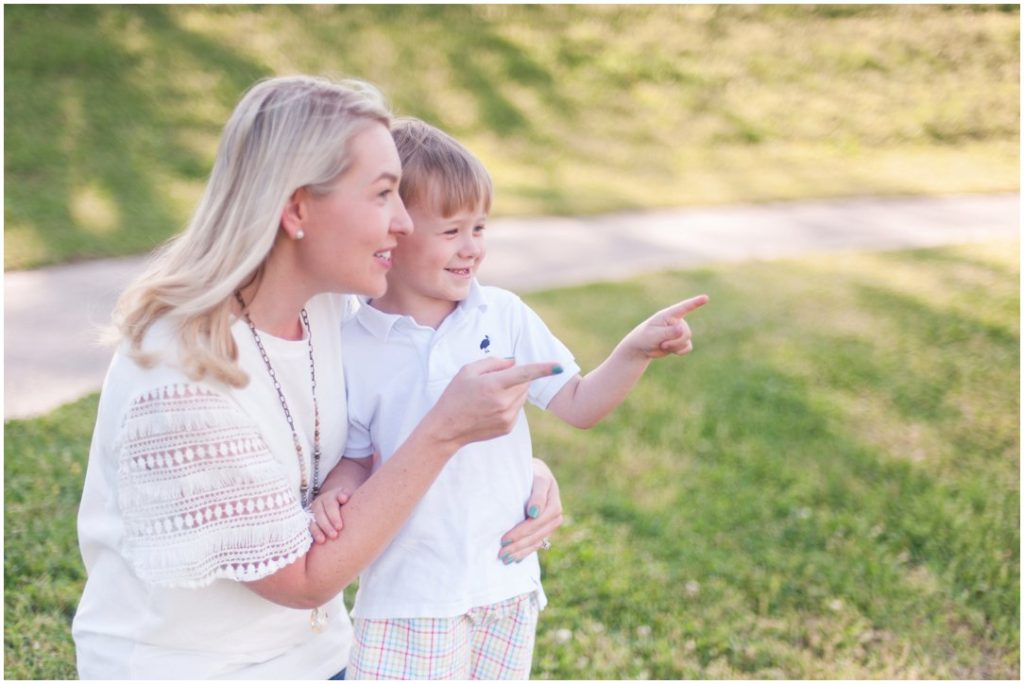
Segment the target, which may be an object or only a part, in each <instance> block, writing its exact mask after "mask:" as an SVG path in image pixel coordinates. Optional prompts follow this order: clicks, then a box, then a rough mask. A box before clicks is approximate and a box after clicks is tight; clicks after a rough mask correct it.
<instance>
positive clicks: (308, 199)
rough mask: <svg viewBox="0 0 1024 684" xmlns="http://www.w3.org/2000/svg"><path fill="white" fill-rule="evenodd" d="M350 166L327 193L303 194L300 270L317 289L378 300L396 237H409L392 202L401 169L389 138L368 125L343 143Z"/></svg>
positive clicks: (400, 208)
mask: <svg viewBox="0 0 1024 684" xmlns="http://www.w3.org/2000/svg"><path fill="white" fill-rule="evenodd" d="M349 151H350V153H351V155H352V164H351V166H349V168H348V170H347V171H346V172H345V173H344V174H342V175H341V176H340V177H339V178H338V180H337V181H335V183H334V186H333V188H332V189H331V192H329V193H327V194H326V195H319V196H317V195H313V194H312V193H310V192H308V191H303V192H304V194H305V197H304V198H303V199H302V203H301V204H302V206H301V208H300V211H301V212H303V215H302V222H301V225H302V226H303V230H304V232H305V237H304V239H303V240H302V245H301V251H302V254H303V258H302V263H303V266H304V268H306V269H308V270H309V271H310V272H311V275H313V276H314V278H315V279H316V280H317V281H318V284H319V289H321V290H326V291H332V292H350V293H354V294H364V295H368V296H370V297H379V296H380V295H382V294H384V291H385V290H386V289H387V280H386V277H385V276H386V274H387V272H388V269H389V268H391V249H392V248H393V247H394V246H395V243H396V240H395V236H396V235H405V234H408V233H410V232H411V231H412V220H411V219H410V218H409V214H408V213H407V212H406V210H405V206H404V205H403V204H402V200H401V198H400V197H399V196H398V183H399V181H400V179H401V176H402V165H401V161H400V160H399V157H398V151H397V150H396V149H395V143H394V141H393V140H392V138H391V133H390V132H389V131H388V129H387V128H385V127H384V125H383V124H373V125H371V126H370V127H369V128H367V129H366V130H364V131H362V132H361V133H359V134H358V135H356V136H355V137H354V138H352V140H351V141H350V143H349Z"/></svg>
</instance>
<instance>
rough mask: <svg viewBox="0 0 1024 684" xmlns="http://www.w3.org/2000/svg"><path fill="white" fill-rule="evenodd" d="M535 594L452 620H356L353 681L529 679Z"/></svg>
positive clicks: (351, 662) (349, 674) (349, 675)
mask: <svg viewBox="0 0 1024 684" xmlns="http://www.w3.org/2000/svg"><path fill="white" fill-rule="evenodd" d="M538 612H539V606H538V602H537V596H536V594H534V593H530V594H523V595H521V596H516V597H513V598H510V599H507V600H505V601H501V602H499V603H492V604H490V605H487V606H480V607H479V608H473V609H472V610H470V611H469V612H468V613H466V614H465V615H459V616H457V617H449V618H397V619H383V620H369V619H363V618H355V620H353V625H354V627H355V643H354V644H353V647H352V655H351V656H350V657H349V663H348V671H347V672H346V675H345V676H346V678H347V679H529V677H530V666H531V664H532V661H533V641H534V637H535V635H536V631H537V614H538Z"/></svg>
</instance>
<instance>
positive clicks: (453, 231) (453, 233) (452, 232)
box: [444, 228, 459, 237]
mask: <svg viewBox="0 0 1024 684" xmlns="http://www.w3.org/2000/svg"><path fill="white" fill-rule="evenodd" d="M444 234H445V235H450V236H452V237H455V236H456V235H458V234H459V229H458V228H452V229H451V230H446V231H444Z"/></svg>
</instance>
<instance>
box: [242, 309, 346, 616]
mask: <svg viewBox="0 0 1024 684" xmlns="http://www.w3.org/2000/svg"><path fill="white" fill-rule="evenodd" d="M235 299H237V300H238V306H240V307H241V309H242V316H244V317H245V322H246V323H248V324H249V330H250V331H251V332H252V339H253V340H255V341H256V347H257V348H258V349H259V350H260V356H262V357H263V364H264V365H265V366H266V367H267V373H269V374H270V379H271V380H273V381H274V389H275V390H277V398H278V400H279V401H280V402H281V408H282V409H284V417H285V418H287V419H288V427H290V428H291V430H292V443H293V444H294V445H295V456H296V458H297V459H298V461H299V475H300V481H299V499H300V501H301V503H302V507H303V508H304V509H306V510H307V511H308V510H309V507H310V505H312V503H313V499H315V498H316V496H317V494H319V493H320V484H319V483H318V482H317V480H318V479H319V478H320V406H319V404H317V401H316V366H315V364H314V363H313V329H312V328H310V327H309V316H308V315H307V314H306V309H305V308H303V309H302V311H301V315H302V324H303V325H304V326H305V328H306V339H307V340H308V342H309V377H310V380H311V384H312V387H313V483H312V487H310V481H309V468H308V467H307V466H306V459H305V458H304V457H303V455H302V443H301V442H299V433H298V432H297V431H296V430H295V421H294V420H293V419H292V412H291V410H289V408H288V402H287V400H285V398H284V392H283V391H282V389H281V382H280V381H279V380H278V379H277V373H276V372H275V371H274V366H273V365H271V363H270V356H269V355H268V354H267V350H266V348H264V346H263V340H261V339H260V334H259V333H258V332H257V331H256V326H255V325H254V324H253V322H252V318H250V316H249V312H248V310H246V308H245V300H243V299H242V293H241V292H235ZM326 624H327V609H326V608H324V607H323V606H319V607H318V608H314V609H313V612H312V613H310V615H309V626H310V628H311V629H312V630H313V631H314V632H320V631H321V630H323V628H324V625H326Z"/></svg>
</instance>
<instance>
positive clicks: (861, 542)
mask: <svg viewBox="0 0 1024 684" xmlns="http://www.w3.org/2000/svg"><path fill="white" fill-rule="evenodd" d="M698 292H707V293H709V294H710V295H711V304H710V305H709V306H707V307H705V308H704V309H702V310H701V311H699V312H698V313H695V314H694V315H693V316H692V317H691V324H692V326H693V327H694V329H695V331H696V345H697V348H696V351H695V352H694V353H693V355H691V356H689V357H687V358H685V359H668V360H664V361H661V362H658V363H657V364H656V365H654V366H653V367H652V368H651V370H650V371H649V372H648V374H647V377H645V378H644V380H643V381H642V383H641V384H640V386H639V387H638V388H637V390H636V391H635V392H634V394H633V396H631V397H630V399H629V400H628V401H627V403H626V404H625V405H624V406H622V407H621V408H620V409H619V410H618V411H617V412H616V413H615V414H613V416H611V417H610V418H609V419H608V420H607V421H606V422H605V423H603V424H602V425H600V426H598V427H597V428H595V429H594V430H592V431H590V432H588V433H581V432H579V431H576V430H573V429H571V428H568V427H566V426H564V425H563V424H561V423H559V422H558V421H556V420H555V419H553V418H552V417H551V416H548V415H546V414H542V413H540V412H538V411H533V410H531V424H532V428H533V433H534V443H535V449H536V453H537V454H538V455H539V456H541V457H543V458H545V459H547V460H548V461H549V462H550V463H551V464H552V466H553V468H554V470H555V472H556V473H557V475H558V478H559V481H560V483H561V487H562V491H563V499H564V503H565V507H566V510H567V513H568V520H567V522H566V524H565V525H564V526H563V528H562V529H561V530H560V531H559V532H558V533H557V534H556V535H555V537H554V539H553V541H554V548H553V549H552V550H551V551H549V552H546V553H545V555H544V556H543V564H544V569H545V587H546V589H547V593H548V596H549V598H550V605H549V607H548V609H547V610H546V611H545V612H544V613H543V614H542V616H541V621H540V630H539V635H538V644H537V650H536V656H535V667H534V676H535V677H538V678H567V679H568V678H572V679H576V678H593V679H605V678H645V677H646V678H731V679H745V678H765V679H769V678H843V679H858V678H864V679H875V678H938V679H945V678H957V679H981V678H1008V679H1016V678H1017V677H1018V675H1019V672H1020V669H1019V660H1018V658H1019V653H1020V650H1019V644H1020V631H1019V620H1020V614H1019V605H1020V584H1019V580H1020V555H1019V548H1020V534H1019V529H1020V515H1019V511H1020V490H1019V483H1020V471H1019V457H1020V448H1019V423H1018V419H1019V415H1020V404H1019V396H1020V394H1019V387H1020V384H1019V382H1020V380H1019V348H1020V342H1019V340H1020V329H1019V318H1018V311H1019V263H1018V245H1017V243H1010V244H1006V243H996V244H987V245H976V246H966V247H955V248H954V247H951V248H942V249H929V250H920V251H909V252H892V253H877V254H850V255H843V256H830V257H821V258H814V259H806V260H793V261H786V262H775V263H758V262H753V263H746V264H738V265H728V266H719V267H714V268H707V269H701V270H694V271H685V272H673V273H663V274H657V275H651V276H649V277H645V278H643V279H638V280H633V281H629V282H625V283H616V284H598V285H591V286H586V287H577V288H568V289H560V290H553V291H549V292H544V293H539V294H535V295H530V296H528V297H527V299H528V300H529V301H530V303H531V304H532V305H534V306H535V307H536V308H537V310H538V311H539V312H540V313H541V315H542V316H543V317H544V318H545V320H546V321H547V322H548V323H549V325H550V326H551V327H552V328H553V329H554V330H555V331H556V332H557V333H558V334H559V336H560V337H562V339H564V340H565V341H566V342H567V343H568V344H569V345H570V346H571V347H572V348H573V350H574V352H575V353H576V355H577V358H578V360H579V361H580V362H581V364H582V365H583V366H584V367H585V368H589V367H593V366H594V365H595V364H596V363H597V362H598V361H599V360H600V359H601V358H602V357H603V355H604V354H606V353H607V351H608V350H609V349H610V348H611V346H612V345H613V344H614V343H615V342H616V341H617V340H618V339H619V337H620V336H621V335H622V334H623V332H624V331H625V330H627V329H628V328H629V327H630V326H632V325H633V324H634V323H635V322H637V321H638V320H639V319H641V318H642V317H643V316H646V315H647V314H648V313H649V312H650V311H652V310H654V309H656V308H658V307H660V306H662V305H664V304H666V303H668V302H671V301H674V300H676V299H678V298H682V297H684V296H687V295H691V294H696V293H698ZM95 407H96V399H95V397H91V398H88V399H84V400H82V401H80V402H77V403H75V404H72V405H70V406H67V407H64V408H62V409H60V410H58V411H57V412H55V413H53V414H51V415H50V416H48V417H45V418H40V419H37V420H31V421H12V422H8V423H7V424H6V425H5V437H6V446H5V457H6V458H5V466H4V467H5V483H6V488H5V502H6V517H5V533H6V546H5V571H6V586H5V589H6V602H5V628H4V629H5V632H4V640H5V656H6V659H5V674H6V676H7V677H15V678H30V677H33V678H37V677H50V678H61V677H67V676H72V675H73V674H74V665H73V651H72V646H71V643H70V637H69V634H68V625H69V623H70V618H71V616H72V614H73V611H74V608H75V605H76V602H77V597H78V594H79V591H80V587H81V582H82V569H81V567H80V562H79V560H78V552H77V549H76V546H75V533H74V516H75V510H76V507H77V497H78V492H79V490H80V487H81V480H82V475H83V469H84V464H85V460H86V454H87V450H88V441H89V434H90V430H91V425H92V420H93V415H94V412H95Z"/></svg>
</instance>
